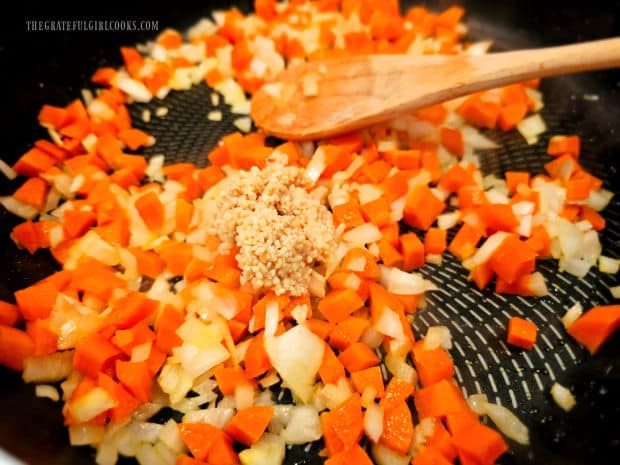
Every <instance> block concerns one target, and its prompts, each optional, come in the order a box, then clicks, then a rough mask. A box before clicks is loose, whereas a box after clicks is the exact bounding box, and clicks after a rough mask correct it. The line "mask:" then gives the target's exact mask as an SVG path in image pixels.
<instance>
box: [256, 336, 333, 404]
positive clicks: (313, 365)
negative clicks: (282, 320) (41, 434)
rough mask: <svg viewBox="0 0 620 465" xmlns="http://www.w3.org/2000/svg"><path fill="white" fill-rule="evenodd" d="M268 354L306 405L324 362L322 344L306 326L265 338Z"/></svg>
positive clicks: (294, 392)
mask: <svg viewBox="0 0 620 465" xmlns="http://www.w3.org/2000/svg"><path fill="white" fill-rule="evenodd" d="M265 351H266V352H267V355H268V357H269V360H270V362H271V364H272V365H273V367H274V368H275V369H276V370H277V371H278V374H279V375H280V377H281V378H282V380H283V381H284V382H285V383H286V385H287V386H288V387H289V388H290V389H291V391H292V392H293V394H295V395H296V396H297V397H299V398H300V399H301V401H302V402H304V403H307V402H308V401H309V400H310V398H311V397H312V392H313V391H314V382H315V378H316V374H317V372H318V370H319V367H320V366H321V362H322V360H323V351H324V343H323V341H322V340H321V339H320V338H319V337H318V336H316V335H315V334H314V333H313V332H312V331H310V330H309V329H308V328H306V327H305V326H304V325H299V326H295V327H293V328H291V329H289V330H288V331H286V332H285V333H283V334H281V335H280V336H277V337H267V336H265Z"/></svg>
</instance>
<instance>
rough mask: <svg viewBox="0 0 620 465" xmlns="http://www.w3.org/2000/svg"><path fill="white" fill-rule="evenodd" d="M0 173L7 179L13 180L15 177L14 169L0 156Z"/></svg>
mask: <svg viewBox="0 0 620 465" xmlns="http://www.w3.org/2000/svg"><path fill="white" fill-rule="evenodd" d="M0 173H2V174H4V176H5V177H6V178H7V179H9V180H13V179H15V178H16V177H17V173H16V172H15V170H14V169H13V168H11V166H10V165H8V164H7V163H6V162H5V161H4V160H2V159H1V158H0Z"/></svg>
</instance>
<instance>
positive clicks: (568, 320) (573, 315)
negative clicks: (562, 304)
mask: <svg viewBox="0 0 620 465" xmlns="http://www.w3.org/2000/svg"><path fill="white" fill-rule="evenodd" d="M582 314H583V306H582V305H581V302H575V304H574V305H573V306H572V307H570V308H569V309H568V310H566V313H565V314H564V316H563V317H562V324H563V325H564V328H566V329H568V328H570V326H571V325H572V324H573V323H574V322H575V321H576V320H577V318H579V317H580V316H581V315H582Z"/></svg>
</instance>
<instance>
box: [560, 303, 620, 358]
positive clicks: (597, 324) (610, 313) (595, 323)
mask: <svg viewBox="0 0 620 465" xmlns="http://www.w3.org/2000/svg"><path fill="white" fill-rule="evenodd" d="M619 327H620V305H599V306H596V307H592V308H591V309H590V310H588V311H587V312H585V313H584V314H583V315H582V316H580V317H579V318H577V320H576V321H575V322H573V324H571V325H570V326H569V327H568V328H567V331H568V334H570V335H571V336H572V337H573V338H574V339H575V340H576V341H577V342H579V343H580V344H581V345H583V346H585V347H586V348H587V349H588V350H589V351H590V353H591V354H595V353H596V352H598V350H599V349H600V348H601V346H602V345H603V344H604V343H605V341H606V340H607V338H609V336H611V335H612V334H613V333H614V331H616V330H617V329H618V328H619Z"/></svg>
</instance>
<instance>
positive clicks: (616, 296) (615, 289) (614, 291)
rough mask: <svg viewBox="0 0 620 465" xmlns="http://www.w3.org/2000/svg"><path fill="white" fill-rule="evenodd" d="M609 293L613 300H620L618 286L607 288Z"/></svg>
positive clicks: (619, 288) (619, 287)
mask: <svg viewBox="0 0 620 465" xmlns="http://www.w3.org/2000/svg"><path fill="white" fill-rule="evenodd" d="M609 292H611V296H612V297H613V298H614V299H620V286H612V287H610V288H609Z"/></svg>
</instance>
